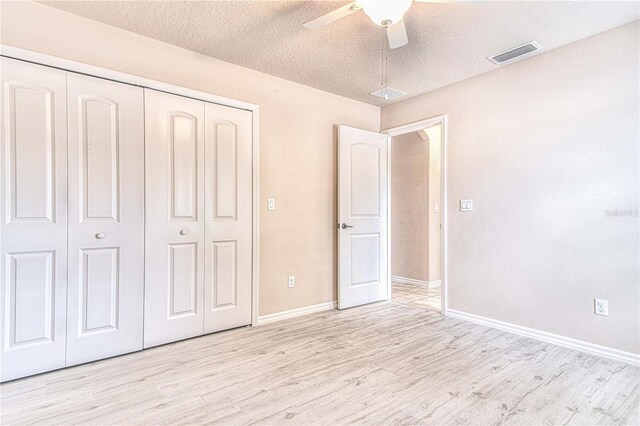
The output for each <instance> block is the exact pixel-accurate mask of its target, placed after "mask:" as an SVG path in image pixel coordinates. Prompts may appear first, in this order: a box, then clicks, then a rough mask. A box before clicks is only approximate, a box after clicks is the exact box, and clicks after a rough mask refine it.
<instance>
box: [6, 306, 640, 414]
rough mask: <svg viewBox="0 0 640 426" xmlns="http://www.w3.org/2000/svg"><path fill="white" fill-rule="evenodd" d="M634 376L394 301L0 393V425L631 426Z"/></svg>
mask: <svg viewBox="0 0 640 426" xmlns="http://www.w3.org/2000/svg"><path fill="white" fill-rule="evenodd" d="M639 382H640V372H639V369H638V368H637V367H632V366H629V365H626V364H621V363H618V362H614V361H609V360H606V359H602V358H598V357H596V356H592V355H587V354H583V353H580V352H576V351H572V350H569V349H565V348H561V347H558V346H554V345H551V344H547V343H543V342H538V341H535V340H531V339H526V338H523V337H519V336H516V335H513V334H509V333H506V332H504V331H499V330H494V329H490V328H486V327H482V326H479V325H475V324H471V323H467V322H464V321H460V320H456V319H451V318H444V317H442V316H441V315H439V314H438V313H436V312H434V311H432V310H429V309H425V308H424V307H422V306H420V304H416V303H412V302H409V303H407V301H406V300H405V301H403V300H401V299H399V300H394V301H391V302H388V303H378V304H373V305H368V306H363V307H359V308H353V309H349V310H345V311H328V312H324V313H318V314H313V315H308V316H305V317H299V318H294V319H289V320H286V321H281V322H277V323H272V324H268V325H264V326H258V327H253V328H251V327H248V328H242V329H237V330H232V331H228V332H223V333H218V334H213V335H209V336H204V337H200V338H196V339H191V340H187V341H183V342H178V343H174V344H170V345H166V346H162V347H158V348H155V349H150V350H146V351H143V352H138V353H135V354H130V355H125V356H121V357H117V358H112V359H109V360H103V361H100V362H94V363H91V364H86V365H82V366H78V367H73V368H69V369H65V370H59V371H56V372H52V373H48V374H43V375H39V376H34V377H30V378H26V379H22V380H17V381H15V382H11V383H8V384H4V385H2V386H0V394H1V403H0V408H2V417H1V420H2V424H24V423H45V424H114V423H118V424H187V423H188V424H201V423H209V424H211V423H215V424H225V425H227V424H234V425H235V424H256V423H257V424H304V425H311V424H313V425H315V424H345V423H357V424H372V423H376V424H493V425H502V424H567V423H569V424H638V423H639V421H640V415H639V413H638V405H639V404H640V392H639Z"/></svg>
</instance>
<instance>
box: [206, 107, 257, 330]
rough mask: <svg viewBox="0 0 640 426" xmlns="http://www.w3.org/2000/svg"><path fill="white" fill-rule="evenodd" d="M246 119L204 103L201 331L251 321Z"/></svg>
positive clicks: (248, 122)
mask: <svg viewBox="0 0 640 426" xmlns="http://www.w3.org/2000/svg"><path fill="white" fill-rule="evenodd" d="M251 120H252V114H251V112H250V111H245V110H241V109H237V108H230V107H226V106H222V105H215V104H209V103H207V104H206V105H205V148H204V155H205V248H204V252H205V276H204V286H205V289H204V295H205V300H204V308H205V313H204V332H205V333H211V332H214V331H219V330H225V329H228V328H232V327H239V326H242V325H247V324H249V323H251V271H252V268H251V256H252V251H251V247H252V245H251V244H252V238H251V236H252V232H251V229H252V191H251V188H252V155H251V152H252V122H251Z"/></svg>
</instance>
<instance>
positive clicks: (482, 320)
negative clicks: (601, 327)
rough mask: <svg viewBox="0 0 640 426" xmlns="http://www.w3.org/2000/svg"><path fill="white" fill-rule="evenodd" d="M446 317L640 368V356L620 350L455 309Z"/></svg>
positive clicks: (450, 310) (448, 312) (449, 311)
mask: <svg viewBox="0 0 640 426" xmlns="http://www.w3.org/2000/svg"><path fill="white" fill-rule="evenodd" d="M446 315H447V316H449V317H452V318H458V319H461V320H465V321H469V322H473V323H476V324H480V325H484V326H487V327H491V328H495V329H498V330H503V331H508V332H510V333H513V334H518V335H520V336H524V337H528V338H531V339H535V340H540V341H543V342H547V343H552V344H554V345H558V346H562V347H565V348H569V349H573V350H576V351H580V352H585V353H588V354H591V355H597V356H600V357H602V358H608V359H612V360H614V361H620V362H624V363H627V364H631V365H635V366H640V354H634V353H631V352H625V351H621V350H619V349H613V348H609V347H607V346H601V345H596V344H595V343H589V342H585V341H583V340H578V339H572V338H570V337H565V336H560V335H559V334H553V333H549V332H546V331H541V330H536V329H534V328H529V327H524V326H521V325H516V324H511V323H508V322H504V321H499V320H495V319H492V318H487V317H482V316H480V315H474V314H469V313H466V312H462V311H458V310H455V309H448V310H447V314H446Z"/></svg>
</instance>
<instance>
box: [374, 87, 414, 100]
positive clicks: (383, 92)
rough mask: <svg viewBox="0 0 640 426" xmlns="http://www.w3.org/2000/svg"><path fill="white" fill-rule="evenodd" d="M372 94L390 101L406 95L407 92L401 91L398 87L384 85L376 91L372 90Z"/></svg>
mask: <svg viewBox="0 0 640 426" xmlns="http://www.w3.org/2000/svg"><path fill="white" fill-rule="evenodd" d="M369 94H370V95H372V96H375V97H377V98H382V99H384V100H386V101H390V100H393V99H397V98H400V97H402V96H404V95H406V93H404V92H401V91H399V90H396V89H392V88H391V87H382V88H380V89H378V90H376V91H375V92H371V93H369Z"/></svg>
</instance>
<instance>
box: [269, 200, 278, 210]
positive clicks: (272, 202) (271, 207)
mask: <svg viewBox="0 0 640 426" xmlns="http://www.w3.org/2000/svg"><path fill="white" fill-rule="evenodd" d="M275 209H276V200H275V198H269V200H268V202H267V210H275Z"/></svg>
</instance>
